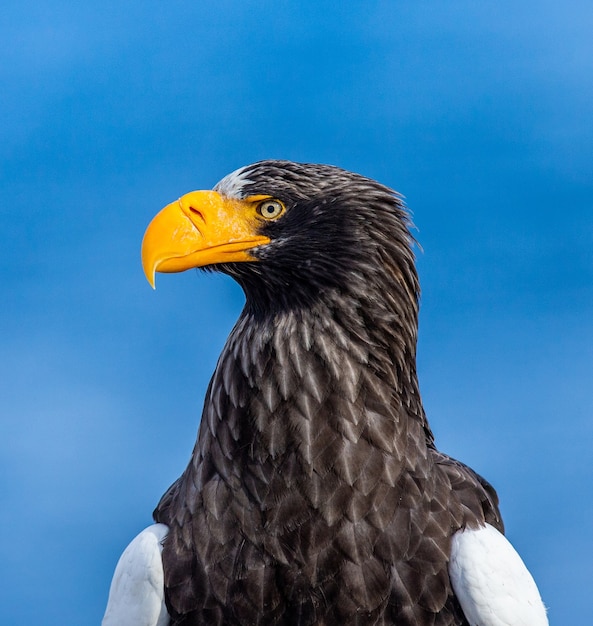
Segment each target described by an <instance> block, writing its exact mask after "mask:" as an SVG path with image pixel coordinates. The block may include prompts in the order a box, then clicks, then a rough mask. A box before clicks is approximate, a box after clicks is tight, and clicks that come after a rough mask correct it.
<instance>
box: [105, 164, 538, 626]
mask: <svg viewBox="0 0 593 626" xmlns="http://www.w3.org/2000/svg"><path fill="white" fill-rule="evenodd" d="M413 244H414V240H413V238H412V236H411V234H410V222H409V218H408V214H407V211H406V209H405V207H404V205H403V203H402V201H401V198H400V196H399V195H398V194H397V193H395V192H394V191H392V190H391V189H389V188H387V187H385V186H383V185H381V184H379V183H377V182H375V181H373V180H371V179H369V178H365V177H363V176H361V175H358V174H354V173H351V172H348V171H345V170H342V169H339V168H337V167H333V166H327V165H312V164H299V163H292V162H289V161H261V162H258V163H255V164H253V165H249V166H246V167H243V168H241V169H239V170H237V171H235V172H233V173H232V174H229V175H228V176H226V177H225V178H223V179H222V181H221V182H219V183H218V185H216V187H214V190H212V191H194V192H191V193H188V194H186V195H184V196H182V197H181V198H179V200H177V201H175V202H173V203H172V204H170V205H168V206H167V207H165V208H164V209H163V210H162V211H161V212H160V213H159V214H158V215H157V216H156V217H155V218H154V220H153V221H152V222H151V224H150V225H149V227H148V229H147V231H146V233H145V235H144V240H143V244H142V262H143V267H144V271H145V273H146V276H147V278H148V280H149V282H150V283H151V284H152V285H153V286H154V280H155V272H179V271H183V270H186V269H189V268H194V267H205V268H209V269H212V270H216V271H219V272H222V273H224V274H228V275H229V276H231V277H232V278H234V279H235V280H236V281H237V282H238V283H239V284H240V285H241V287H242V288H243V291H244V293H245V307H244V309H243V311H242V313H241V315H240V317H239V320H238V321H237V323H236V325H235V327H234V329H233V330H232V332H231V334H230V336H229V338H228V340H227V342H226V345H225V348H224V350H223V352H222V354H221V356H220V358H219V361H218V364H217V366H216V370H215V372H214V375H213V377H212V380H211V382H210V386H209V388H208V391H207V393H206V398H205V402H204V409H203V414H202V419H201V423H200V427H199V433H198V438H197V442H196V444H195V448H194V450H193V453H192V457H191V460H190V462H189V465H188V466H187V469H186V470H185V471H184V472H183V474H182V476H181V477H180V478H179V479H178V480H177V481H176V482H175V483H174V484H173V485H172V486H171V487H170V488H169V490H168V491H167V492H166V493H165V495H164V496H163V497H162V499H161V501H160V503H159V504H158V506H157V508H156V510H155V512H154V520H155V524H154V525H152V526H150V527H149V528H147V529H146V530H144V531H143V532H141V533H140V534H139V535H138V536H137V537H136V538H135V539H134V540H133V541H132V543H131V544H130V545H129V546H128V548H127V549H126V550H125V552H124V553H123V555H122V557H121V559H120V561H119V563H118V565H117V567H116V571H115V574H114V578H113V581H112V585H111V590H110V595H109V600H108V605H107V610H106V614H105V617H104V621H103V625H104V626H166V625H168V624H170V625H176V626H181V625H183V626H194V625H198V624H200V625H201V624H208V625H212V626H217V625H237V626H239V625H241V626H255V625H267V626H268V625H269V626H272V625H295V626H296V625H300V626H308V625H310V626H313V625H323V626H334V625H340V626H347V625H351V624H357V625H366V624H381V625H388V624H390V625H396V626H428V625H430V626H453V625H456V626H462V625H471V626H544V625H545V624H547V623H548V622H547V617H546V611H545V608H544V606H543V604H542V601H541V599H540V595H539V592H538V590H537V587H536V585H535V583H534V581H533V578H532V577H531V575H530V573H529V572H528V570H527V569H526V567H525V565H524V564H523V562H522V560H521V559H520V557H519V556H518V554H517V553H516V551H515V550H514V548H513V547H512V546H511V545H510V543H509V542H508V541H507V539H506V538H505V537H504V535H503V524H502V520H501V517H500V513H499V509H498V497H497V495H496V492H495V491H494V489H493V488H492V486H491V485H490V484H489V483H488V482H487V481H486V480H485V479H484V478H482V477H481V476H479V475H478V474H477V473H476V472H474V471H473V470H472V469H470V468H469V467H467V466H466V465H464V464H463V463H461V462H459V461H457V460H455V459H453V458H451V457H449V456H447V455H445V454H443V453H442V452H439V451H438V450H437V448H436V447H435V443H434V437H433V434H432V432H431V429H430V426H429V424H428V422H427V419H426V415H425V412H424V409H423V406H422V401H421V398H420V393H419V388H418V381H417V375H416V339H417V328H418V299H419V285H418V276H417V273H416V269H415V258H414V253H413Z"/></svg>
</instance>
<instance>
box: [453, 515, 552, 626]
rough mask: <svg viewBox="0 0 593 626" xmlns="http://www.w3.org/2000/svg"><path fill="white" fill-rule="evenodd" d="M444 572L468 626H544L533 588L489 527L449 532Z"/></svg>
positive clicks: (508, 548)
mask: <svg viewBox="0 0 593 626" xmlns="http://www.w3.org/2000/svg"><path fill="white" fill-rule="evenodd" d="M449 576H450V577H451V584H452V586H453V591H454V592H455V595H456V596H457V598H458V600H459V604H460V605H461V608H462V609H463V612H464V613H465V617H466V618H467V621H468V622H469V623H470V625H471V626H547V625H548V618H547V616H546V609H545V607H544V605H543V603H542V600H541V597H540V595H539V591H538V589H537V586H536V584H535V582H534V580H533V578H532V576H531V574H530V573H529V571H528V570H527V568H526V567H525V564H524V563H523V561H522V560H521V557H520V556H519V555H518V554H517V552H516V551H515V549H514V548H513V546H512V545H511V544H510V543H509V541H508V540H507V539H506V537H505V536H504V535H503V534H501V533H499V532H498V531H497V530H496V529H495V528H494V527H493V526H490V525H489V524H486V526H484V527H482V528H479V529H477V530H469V529H466V530H464V531H459V532H457V533H455V535H453V540H452V545H451V562H450V563H449Z"/></svg>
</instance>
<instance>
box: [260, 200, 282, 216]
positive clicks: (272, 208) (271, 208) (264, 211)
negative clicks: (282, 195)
mask: <svg viewBox="0 0 593 626" xmlns="http://www.w3.org/2000/svg"><path fill="white" fill-rule="evenodd" d="M257 212H258V213H259V214H260V215H261V216H262V217H263V218H264V219H266V220H275V219H276V218H277V217H280V216H281V215H282V213H284V205H283V204H282V202H279V201H278V200H264V201H263V202H260V203H259V204H258V205H257Z"/></svg>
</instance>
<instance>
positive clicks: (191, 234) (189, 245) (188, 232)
mask: <svg viewBox="0 0 593 626" xmlns="http://www.w3.org/2000/svg"><path fill="white" fill-rule="evenodd" d="M260 223H261V222H260V221H259V220H258V219H257V217H256V212H255V209H254V202H252V201H250V200H236V199H232V198H225V197H224V196H221V195H220V194H219V193H217V192H216V191H192V192H191V193H188V194H186V195H185V196H182V197H181V198H179V200H177V202H173V203H171V204H169V205H167V206H166V207H165V208H164V209H163V210H162V211H161V212H160V213H158V214H157V215H156V217H155V218H154V219H153V220H152V222H150V224H149V225H148V228H147V229H146V232H145V233H144V239H143V240H142V267H143V269H144V274H145V275H146V278H147V279H148V282H149V283H150V284H151V285H152V287H153V289H154V281H155V272H183V271H184V270H187V269H190V268H192V267H202V266H204V265H211V264H212V263H231V262H237V261H254V260H255V259H254V257H253V256H251V255H250V254H249V252H248V251H249V250H251V249H252V248H255V247H257V246H261V245H263V244H266V243H269V242H270V239H269V238H268V237H265V236H263V235H260V234H258V233H257V230H258V226H259V224H260Z"/></svg>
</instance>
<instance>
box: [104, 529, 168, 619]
mask: <svg viewBox="0 0 593 626" xmlns="http://www.w3.org/2000/svg"><path fill="white" fill-rule="evenodd" d="M168 531H169V528H168V527H167V526H165V524H153V525H152V526H149V527H148V528H146V529H144V530H143V531H142V532H141V533H140V534H139V535H138V536H137V537H136V538H135V539H133V540H132V542H131V543H130V545H129V546H128V547H127V548H126V549H125V550H124V552H123V554H122V555H121V557H120V559H119V561H118V563H117V566H116V568H115V573H114V575H113V580H112V581H111V588H110V589H109V600H108V601H107V609H106V611H105V616H104V617H103V622H102V626H167V625H168V624H169V622H170V619H169V615H168V613H167V609H166V607H165V589H164V576H163V562H162V559H161V552H162V551H163V541H164V539H165V537H166V536H167V532H168Z"/></svg>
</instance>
